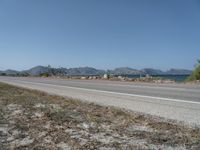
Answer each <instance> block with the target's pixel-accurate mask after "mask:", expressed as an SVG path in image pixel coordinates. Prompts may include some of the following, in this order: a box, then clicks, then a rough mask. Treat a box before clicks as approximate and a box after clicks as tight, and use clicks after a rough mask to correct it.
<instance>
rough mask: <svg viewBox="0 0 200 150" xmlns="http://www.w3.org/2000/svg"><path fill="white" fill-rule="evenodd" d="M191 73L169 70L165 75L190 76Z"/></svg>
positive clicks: (181, 70) (183, 70)
mask: <svg viewBox="0 0 200 150" xmlns="http://www.w3.org/2000/svg"><path fill="white" fill-rule="evenodd" d="M191 73H192V71H191V70H186V69H170V70H168V71H166V72H165V74H169V75H190V74H191Z"/></svg>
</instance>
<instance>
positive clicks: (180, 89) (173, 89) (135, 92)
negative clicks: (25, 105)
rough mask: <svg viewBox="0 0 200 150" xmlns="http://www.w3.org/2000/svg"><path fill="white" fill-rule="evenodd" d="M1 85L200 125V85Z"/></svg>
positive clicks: (26, 81)
mask: <svg viewBox="0 0 200 150" xmlns="http://www.w3.org/2000/svg"><path fill="white" fill-rule="evenodd" d="M0 82H5V83H9V84H13V85H17V86H22V87H26V88H31V89H37V90H41V91H45V92H48V93H51V94H57V95H61V96H67V97H72V98H75V99H80V100H85V101H89V102H94V103H98V104H101V105H106V106H116V107H120V108H125V109H129V110H133V111H137V112H142V113H146V114H151V115H155V116H160V117H164V118H167V119H173V120H178V121H183V122H185V123H189V124H192V125H198V126H200V85H195V84H156V83H135V82H120V81H103V80H69V79H54V78H30V77H27V78H26V77H0Z"/></svg>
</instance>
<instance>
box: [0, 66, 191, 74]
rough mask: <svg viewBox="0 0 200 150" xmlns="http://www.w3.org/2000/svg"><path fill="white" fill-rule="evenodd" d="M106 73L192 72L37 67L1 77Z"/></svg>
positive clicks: (121, 68) (2, 72)
mask: <svg viewBox="0 0 200 150" xmlns="http://www.w3.org/2000/svg"><path fill="white" fill-rule="evenodd" d="M105 73H108V74H113V75H145V74H149V75H189V74H191V73H192V71H191V70H186V69H170V70H168V71H162V70H159V69H153V68H145V69H142V70H137V69H133V68H129V67H120V68H116V69H114V70H107V71H105V70H99V69H95V68H92V67H79V68H69V69H67V68H52V67H50V66H36V67H33V68H31V69H29V70H24V71H15V70H6V71H0V75H9V76H28V75H30V76H40V75H42V74H48V75H55V76H59V75H61V76H91V75H103V74H105Z"/></svg>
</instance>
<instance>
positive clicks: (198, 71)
mask: <svg viewBox="0 0 200 150" xmlns="http://www.w3.org/2000/svg"><path fill="white" fill-rule="evenodd" d="M187 80H188V81H196V80H200V60H198V63H197V64H196V67H195V70H194V71H193V72H192V74H191V75H190V76H189V77H188V79H187Z"/></svg>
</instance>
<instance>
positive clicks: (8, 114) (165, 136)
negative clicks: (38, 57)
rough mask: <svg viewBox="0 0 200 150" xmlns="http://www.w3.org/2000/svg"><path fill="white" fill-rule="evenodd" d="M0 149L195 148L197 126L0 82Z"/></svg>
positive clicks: (198, 139) (199, 133) (199, 141)
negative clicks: (188, 125)
mask: <svg viewBox="0 0 200 150" xmlns="http://www.w3.org/2000/svg"><path fill="white" fill-rule="evenodd" d="M0 149H83V150H85V149H102V150H105V149H128V150H129V149H130V150H131V149H134V150H135V149H196V150H198V149H200V129H199V128H191V127H187V126H183V125H180V124H178V123H172V122H171V123H169V122H167V121H164V120H161V119H159V118H153V117H150V116H146V115H143V114H139V113H133V112H127V111H123V110H120V109H116V108H113V107H103V106H98V105H95V104H89V103H84V102H81V101H77V100H72V99H66V98H63V97H59V96H52V95H48V94H46V93H43V92H39V91H33V90H27V89H23V88H19V87H14V86H10V85H7V84H2V83H0Z"/></svg>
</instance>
